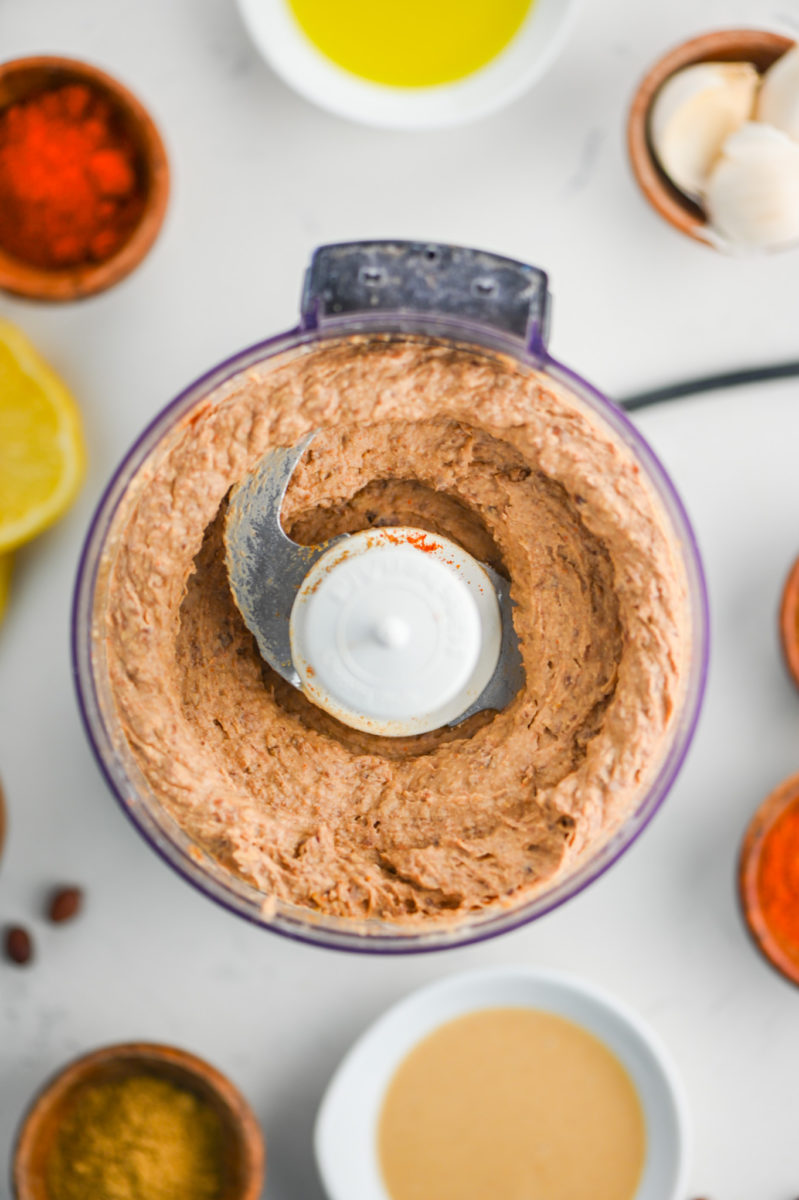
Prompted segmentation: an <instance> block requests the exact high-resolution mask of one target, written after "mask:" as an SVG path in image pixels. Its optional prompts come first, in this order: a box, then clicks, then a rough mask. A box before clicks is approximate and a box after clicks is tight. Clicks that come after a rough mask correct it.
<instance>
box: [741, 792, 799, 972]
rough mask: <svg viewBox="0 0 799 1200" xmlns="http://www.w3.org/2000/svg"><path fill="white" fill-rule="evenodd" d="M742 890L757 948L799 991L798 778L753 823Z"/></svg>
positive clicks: (774, 796) (747, 839) (747, 836)
mask: <svg viewBox="0 0 799 1200" xmlns="http://www.w3.org/2000/svg"><path fill="white" fill-rule="evenodd" d="M738 886H739V891H740V897H741V904H742V907H743V912H744V917H745V918H746V923H747V925H748V926H749V931H750V933H751V934H752V937H753V938H754V940H755V942H756V944H757V946H758V948H759V949H760V950H761V951H762V953H763V954H764V955H765V957H766V958H767V959H768V961H769V962H770V963H771V964H772V966H774V967H776V968H777V970H778V971H780V972H781V973H782V974H783V975H784V976H785V978H786V979H789V980H790V981H791V983H795V984H797V985H799V775H793V776H791V778H790V779H786V780H785V782H784V783H781V784H780V785H779V787H777V788H775V789H774V791H773V792H772V793H771V795H770V796H769V797H768V798H767V799H766V800H765V801H764V802H763V804H761V806H760V808H759V809H758V810H757V812H756V813H755V815H754V817H753V818H752V821H751V823H750V825H749V828H748V829H747V831H746V834H745V836H744V840H743V846H742V848H741V858H740V863H739V869H738Z"/></svg>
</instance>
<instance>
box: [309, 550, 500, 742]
mask: <svg viewBox="0 0 799 1200" xmlns="http://www.w3.org/2000/svg"><path fill="white" fill-rule="evenodd" d="M290 635H291V652H292V659H293V661H294V666H295V668H296V670H297V672H298V674H299V676H300V680H301V684H302V689H303V691H304V692H305V693H306V695H307V696H308V698H309V699H310V700H312V701H313V702H314V703H315V704H317V705H318V706H319V707H320V708H323V709H325V710H326V711H327V712H329V713H331V714H332V715H333V716H335V717H337V718H338V719H339V720H340V721H343V722H344V723H345V724H347V725H350V726H352V727H353V728H354V729H362V730H364V731H366V732H368V733H376V734H381V735H383V736H385V737H403V736H407V735H408V734H414V733H425V732H427V731H428V730H431V729H438V728H439V726H441V725H446V724H447V723H448V722H450V721H454V720H455V719H457V718H458V717H459V716H460V715H461V714H462V713H463V712H465V711H466V709H467V708H469V707H470V705H471V704H473V703H474V701H475V700H476V699H477V698H478V696H479V695H480V693H481V692H482V690H483V688H484V687H485V686H486V684H487V683H488V681H489V680H490V678H491V676H492V675H493V673H494V668H495V667H496V665H497V661H498V659H499V652H500V645H501V641H502V618H501V614H500V610H499V603H498V601H497V596H496V592H495V591H494V587H493V585H492V583H491V580H490V579H489V577H488V575H487V574H486V572H485V571H484V570H483V568H482V566H481V565H480V563H478V562H477V561H476V560H475V559H473V558H472V557H471V555H469V554H467V553H466V552H465V550H462V549H461V548H460V546H457V545H456V544H455V543H454V542H451V541H449V540H448V539H447V538H442V537H439V536H438V535H437V534H431V533H426V532H425V531H424V530H421V529H407V528H404V527H391V528H387V529H367V530H364V531H363V532H362V533H356V534H353V535H352V536H351V537H349V538H347V539H346V541H343V542H340V543H338V544H337V545H335V546H332V547H331V548H330V550H328V551H327V553H326V554H324V555H322V557H321V558H320V559H318V561H317V562H316V563H314V565H313V567H311V570H310V571H309V572H308V575H307V576H306V577H305V580H304V582H303V585H302V587H301V588H300V590H299V592H298V593H297V597H296V599H295V601H294V606H293V608H292V611H291V627H290Z"/></svg>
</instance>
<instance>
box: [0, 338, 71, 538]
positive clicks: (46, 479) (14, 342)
mask: <svg viewBox="0 0 799 1200" xmlns="http://www.w3.org/2000/svg"><path fill="white" fill-rule="evenodd" d="M84 467H85V453H84V449H83V435H82V433H81V424H80V415H79V413H78V409H77V406H76V404H75V401H74V400H73V399H72V396H71V395H70V393H69V391H68V390H67V388H66V387H65V386H64V384H63V383H62V382H61V380H60V379H59V378H58V376H57V375H56V374H55V372H54V371H52V370H51V368H50V367H48V365H47V363H45V362H44V360H43V359H42V358H40V357H39V355H38V354H37V352H36V351H35V350H34V348H33V346H32V345H31V344H30V342H29V341H28V339H27V338H26V337H25V336H24V335H23V334H21V333H20V331H19V330H18V329H16V328H15V327H14V326H13V325H10V324H9V323H8V322H7V321H0V554H4V553H5V552H6V551H8V550H12V549H13V548H14V547H15V546H19V545H21V544H22V542H27V541H28V540H29V539H30V538H32V537H35V535H36V534H37V533H40V532H41V531H42V530H43V529H46V528H47V526H48V525H51V524H52V522H53V521H55V520H56V519H57V518H58V517H60V516H61V514H62V513H63V512H64V510H65V509H66V508H67V507H68V506H69V504H70V503H71V502H72V500H73V499H74V498H75V495H76V493H77V491H78V488H79V487H80V484H81V480H82V479H83V473H84Z"/></svg>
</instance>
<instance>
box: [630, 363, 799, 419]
mask: <svg viewBox="0 0 799 1200" xmlns="http://www.w3.org/2000/svg"><path fill="white" fill-rule="evenodd" d="M797 376H799V361H797V360H794V361H793V362H784V363H775V364H774V365H773V366H770V367H748V368H743V369H741V370H738V371H725V372H723V373H721V374H718V375H702V376H700V377H699V378H698V379H686V380H683V382H681V383H671V384H667V385H666V387H661V388H653V389H652V390H651V391H648V392H634V393H633V395H632V396H626V397H624V399H623V400H619V401H618V404H619V406H620V407H621V408H623V409H625V411H626V412H635V411H636V409H639V408H649V407H650V405H652V404H661V403H664V402H665V401H666V400H681V399H683V397H685V396H698V395H700V394H701V393H702V392H716V391H720V390H721V389H722V388H732V387H743V386H744V385H745V384H747V383H771V382H772V381H773V380H775V379H793V378H795V377H797Z"/></svg>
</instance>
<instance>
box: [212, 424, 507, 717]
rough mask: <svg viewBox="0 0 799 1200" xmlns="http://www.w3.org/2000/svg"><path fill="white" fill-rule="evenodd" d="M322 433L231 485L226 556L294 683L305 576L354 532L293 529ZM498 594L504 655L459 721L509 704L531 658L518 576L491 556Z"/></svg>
mask: <svg viewBox="0 0 799 1200" xmlns="http://www.w3.org/2000/svg"><path fill="white" fill-rule="evenodd" d="M314 436H315V434H314V433H310V434H308V436H307V437H305V438H303V439H302V441H300V442H298V443H297V445H296V446H292V447H290V448H282V447H281V448H279V449H276V450H272V451H270V452H269V453H268V454H265V455H264V457H263V458H262V459H261V462H260V463H259V465H258V468H257V470H256V471H254V472H253V474H252V475H250V476H249V478H248V479H246V480H245V481H244V482H243V483H241V484H239V485H238V486H237V487H236V488H234V490H233V492H232V493H231V497H230V502H229V506H228V512H227V518H226V522H225V558H226V562H227V570H228V578H229V580H230V586H231V590H232V592H233V598H234V600H235V602H236V605H237V607H238V609H239V611H240V613H241V615H242V617H243V618H244V622H245V624H246V625H247V628H248V629H249V630H250V632H251V633H252V634H253V636H254V637H255V640H256V642H257V643H258V649H259V651H260V653H261V655H262V657H263V658H264V659H265V660H266V662H268V663H269V665H270V666H271V667H272V668H273V669H274V670H275V671H277V673H278V674H279V675H281V676H282V677H283V678H284V679H285V680H287V682H288V683H290V684H291V685H292V686H293V687H296V688H298V689H299V688H300V677H299V674H298V673H297V671H296V669H295V666H294V663H293V661H292V655H291V642H290V637H289V631H290V618H291V610H292V607H293V605H294V600H295V598H296V596H297V593H298V591H299V590H300V587H301V586H302V583H303V580H304V579H305V577H306V575H307V574H308V572H309V570H310V569H311V567H312V566H313V564H314V563H315V562H316V561H317V559H319V558H321V557H322V555H323V554H324V553H325V552H326V551H327V550H329V549H330V547H331V546H334V545H336V543H338V542H343V541H345V540H346V539H347V538H348V537H349V534H346V533H345V534H340V535H339V536H338V537H335V538H330V539H329V540H328V541H326V542H320V543H318V544H317V545H314V546H301V545H299V544H298V543H297V542H293V541H292V540H291V538H289V537H287V535H286V534H285V532H284V531H283V526H282V525H281V522H280V513H281V509H282V507H283V500H284V498H285V495H286V489H287V488H288V485H289V481H290V479H291V476H292V474H293V473H294V468H295V467H296V465H297V463H298V462H299V461H300V459H301V458H302V456H303V454H304V453H305V451H306V449H307V448H308V446H309V445H310V443H311V441H312V440H313V438H314ZM480 566H481V567H482V569H483V570H484V571H485V572H486V574H487V575H488V576H489V578H490V580H491V582H492V584H493V586H494V589H495V591H496V595H497V602H498V604H499V608H500V613H501V618H502V640H501V646H500V653H499V660H498V662H497V666H496V669H495V671H494V674H493V675H492V677H491V679H490V680H489V682H488V684H487V685H486V686H485V687H484V688H483V691H482V692H481V693H480V695H479V696H478V698H477V699H476V700H475V701H474V703H472V704H471V705H469V707H468V708H467V709H466V710H465V711H464V712H462V713H461V714H460V715H459V716H458V717H457V718H456V719H455V720H452V721H450V722H449V724H450V725H459V724H460V723H461V722H462V721H465V720H466V718H467V717H470V716H472V715H473V714H474V713H477V712H481V711H482V710H483V709H494V710H497V711H499V710H501V709H503V708H505V707H506V706H507V705H508V704H509V703H510V701H511V700H512V699H513V697H514V696H515V695H516V693H517V692H518V691H519V689H520V688H521V687H522V685H523V683H524V666H523V664H522V657H521V653H520V651H519V644H518V640H517V638H516V632H515V630H514V628H513V618H512V607H513V601H512V600H511V597H510V584H509V583H508V581H507V580H506V579H503V577H502V576H501V575H499V574H498V573H497V572H496V571H494V570H493V569H492V568H491V567H489V566H487V565H486V564H485V563H480Z"/></svg>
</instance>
